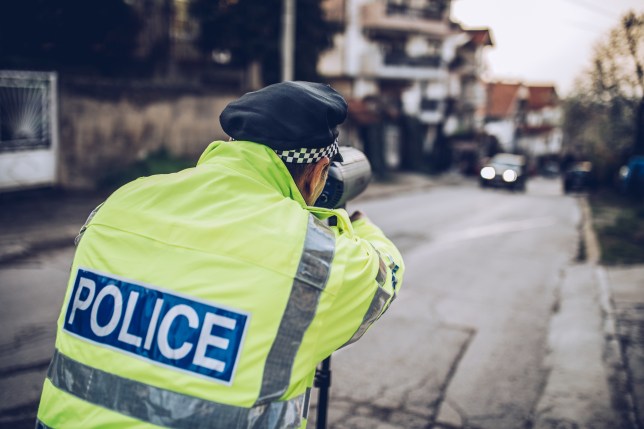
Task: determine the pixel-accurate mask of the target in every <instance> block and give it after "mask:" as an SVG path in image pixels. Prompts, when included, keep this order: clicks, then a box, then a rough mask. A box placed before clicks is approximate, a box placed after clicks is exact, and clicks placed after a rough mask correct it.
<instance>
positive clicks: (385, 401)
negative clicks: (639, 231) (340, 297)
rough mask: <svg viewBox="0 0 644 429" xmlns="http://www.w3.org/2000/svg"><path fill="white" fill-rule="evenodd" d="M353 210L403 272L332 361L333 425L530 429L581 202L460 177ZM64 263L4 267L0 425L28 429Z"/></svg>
mask: <svg viewBox="0 0 644 429" xmlns="http://www.w3.org/2000/svg"><path fill="white" fill-rule="evenodd" d="M349 209H350V210H352V209H362V210H364V211H365V212H366V213H367V215H368V216H369V217H370V218H372V219H373V220H374V221H375V222H376V223H377V224H379V225H380V226H381V227H382V228H383V230H384V231H385V232H386V233H387V234H388V235H389V236H390V237H391V238H392V239H393V240H394V242H396V243H397V245H398V246H399V248H400V249H401V251H402V253H403V255H404V258H405V262H406V265H407V274H406V278H405V283H404V286H403V290H402V292H401V294H400V295H399V297H398V299H397V300H396V302H394V304H393V305H392V307H391V309H390V311H389V312H388V313H387V314H386V315H385V316H383V318H382V319H381V320H380V321H379V322H378V323H377V324H376V325H375V326H374V327H373V328H372V329H371V330H370V331H369V332H368V333H367V334H366V335H365V336H364V337H363V338H362V339H361V340H360V341H359V342H358V343H356V344H354V345H352V346H350V347H348V348H346V349H343V350H341V351H339V352H337V353H335V354H334V355H333V358H332V370H333V385H332V388H331V404H330V408H329V420H330V425H329V427H333V428H340V429H342V428H381V429H387V428H408V429H413V428H428V427H470V428H486V429H487V428H490V429H492V428H493V429H504V428H508V429H510V428H511V429H516V428H529V427H532V424H533V422H534V415H535V407H536V406H537V404H538V402H539V400H540V396H541V395H542V393H543V390H544V387H545V383H546V378H547V375H548V369H547V367H546V365H545V363H544V362H545V360H546V355H547V349H548V344H547V343H548V329H549V323H550V319H551V317H552V314H553V312H555V311H556V308H557V305H558V293H559V292H558V291H559V285H560V283H561V277H562V273H563V272H564V270H565V268H566V267H567V266H568V265H570V264H571V263H573V262H574V259H575V257H576V255H577V251H578V244H579V230H578V228H579V222H580V211H579V206H578V204H577V202H576V201H575V198H574V197H570V196H563V195H561V192H560V185H559V182H557V181H549V180H535V181H533V182H531V183H529V185H528V190H527V192H526V193H513V192H508V191H503V190H488V189H486V190H481V189H479V188H478V187H476V186H475V184H474V183H473V182H471V183H467V182H466V183H465V184H462V185H460V186H436V187H434V188H431V189H429V190H426V191H418V192H415V193H410V194H404V195H400V196H393V197H388V198H386V199H377V200H370V201H364V202H360V203H355V204H350V207H349ZM72 255H73V249H70V248H66V249H58V250H53V251H48V252H43V253H40V254H38V255H35V256H33V257H30V258H28V259H22V260H19V261H16V262H15V263H13V264H10V265H3V266H1V267H0V285H2V289H1V293H2V311H1V312H0V326H3V329H2V330H1V331H0V428H2V427H12V428H20V427H33V415H34V410H35V407H36V404H37V400H38V396H39V391H40V386H41V384H42V380H43V379H44V376H45V372H46V366H47V362H48V360H49V357H50V356H51V353H52V351H53V340H54V339H53V336H54V332H55V320H56V318H57V315H58V312H59V309H60V306H61V304H62V295H63V292H64V289H65V284H66V281H67V275H68V269H69V264H70V261H71V258H72ZM315 412H316V403H315V401H314V403H313V407H312V409H311V414H312V415H313V416H314V415H315ZM312 420H313V421H314V420H315V418H313V419H312ZM309 427H314V426H313V425H310V426H309Z"/></svg>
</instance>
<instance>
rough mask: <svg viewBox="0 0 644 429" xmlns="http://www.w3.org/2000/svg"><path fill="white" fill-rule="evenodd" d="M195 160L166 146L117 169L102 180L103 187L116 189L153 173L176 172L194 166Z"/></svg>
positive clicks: (101, 185)
mask: <svg viewBox="0 0 644 429" xmlns="http://www.w3.org/2000/svg"><path fill="white" fill-rule="evenodd" d="M194 166H195V162H194V161H190V160H186V159H181V158H177V157H175V156H172V155H171V154H170V153H169V152H168V151H167V150H166V149H165V148H162V149H160V150H158V151H156V152H153V153H151V154H150V155H148V156H147V157H146V158H145V159H142V160H140V161H137V162H135V163H134V164H131V165H128V166H127V167H125V168H123V169H120V170H116V171H114V172H112V173H110V174H109V175H107V176H105V177H104V178H103V180H101V182H100V184H99V186H100V187H101V188H102V189H108V190H109V189H116V188H118V187H120V186H123V185H125V184H126V183H129V182H131V181H133V180H135V179H138V178H139V177H144V176H151V175H153V174H168V173H176V172H177V171H180V170H184V169H186V168H189V167H194Z"/></svg>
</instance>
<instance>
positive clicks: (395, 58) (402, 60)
mask: <svg viewBox="0 0 644 429" xmlns="http://www.w3.org/2000/svg"><path fill="white" fill-rule="evenodd" d="M441 61H442V59H441V57H440V56H439V55H432V56H422V57H410V56H409V55H405V54H403V53H399V52H391V53H387V54H385V55H384V64H385V65H386V66H407V67H431V68H438V67H440V66H441Z"/></svg>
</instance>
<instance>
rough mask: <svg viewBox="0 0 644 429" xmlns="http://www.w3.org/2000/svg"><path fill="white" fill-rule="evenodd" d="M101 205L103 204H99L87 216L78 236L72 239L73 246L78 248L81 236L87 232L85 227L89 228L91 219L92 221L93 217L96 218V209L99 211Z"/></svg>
mask: <svg viewBox="0 0 644 429" xmlns="http://www.w3.org/2000/svg"><path fill="white" fill-rule="evenodd" d="M103 204H104V203H100V204H99V205H98V206H96V208H95V209H94V210H92V212H91V213H90V214H89V216H88V217H87V220H86V221H85V223H84V224H83V226H82V227H81V229H80V231H79V232H78V235H77V236H76V238H74V246H78V243H80V241H81V238H83V234H85V230H87V227H88V226H89V223H90V222H91V221H92V219H94V216H96V213H98V209H100V208H101V206H102V205H103Z"/></svg>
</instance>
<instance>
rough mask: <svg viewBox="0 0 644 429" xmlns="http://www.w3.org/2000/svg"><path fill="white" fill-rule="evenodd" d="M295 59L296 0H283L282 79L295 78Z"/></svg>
mask: <svg viewBox="0 0 644 429" xmlns="http://www.w3.org/2000/svg"><path fill="white" fill-rule="evenodd" d="M294 59H295V0H283V9H282V81H286V80H293V70H294Z"/></svg>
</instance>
